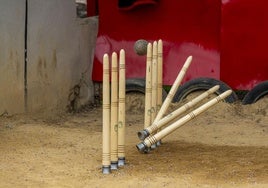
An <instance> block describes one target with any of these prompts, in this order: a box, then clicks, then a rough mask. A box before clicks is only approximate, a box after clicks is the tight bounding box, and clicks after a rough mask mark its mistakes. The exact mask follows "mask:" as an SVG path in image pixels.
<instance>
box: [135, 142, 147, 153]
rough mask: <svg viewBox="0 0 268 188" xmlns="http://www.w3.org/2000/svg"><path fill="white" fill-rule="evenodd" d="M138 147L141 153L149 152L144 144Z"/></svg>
mask: <svg viewBox="0 0 268 188" xmlns="http://www.w3.org/2000/svg"><path fill="white" fill-rule="evenodd" d="M136 147H137V149H138V150H139V151H140V152H141V153H144V152H146V150H147V146H146V145H145V144H144V143H143V142H141V143H139V144H137V145H136Z"/></svg>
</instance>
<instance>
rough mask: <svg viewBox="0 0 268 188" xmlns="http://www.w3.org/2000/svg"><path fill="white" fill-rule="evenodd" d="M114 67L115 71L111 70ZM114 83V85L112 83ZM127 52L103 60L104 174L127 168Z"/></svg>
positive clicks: (113, 54) (106, 55)
mask: <svg viewBox="0 0 268 188" xmlns="http://www.w3.org/2000/svg"><path fill="white" fill-rule="evenodd" d="M110 67H111V69H110ZM110 79H111V81H110ZM125 80H126V79H125V51H124V50H123V49H122V50H120V54H119V64H118V56H117V53H116V52H113V53H112V58H111V65H110V63H109V56H108V54H104V56H103V93H102V94H103V127H102V129H103V130H102V132H103V135H102V138H103V140H102V146H103V147H102V148H103V151H102V173H103V174H109V173H110V172H111V170H116V169H118V166H124V165H125V93H126V92H125Z"/></svg>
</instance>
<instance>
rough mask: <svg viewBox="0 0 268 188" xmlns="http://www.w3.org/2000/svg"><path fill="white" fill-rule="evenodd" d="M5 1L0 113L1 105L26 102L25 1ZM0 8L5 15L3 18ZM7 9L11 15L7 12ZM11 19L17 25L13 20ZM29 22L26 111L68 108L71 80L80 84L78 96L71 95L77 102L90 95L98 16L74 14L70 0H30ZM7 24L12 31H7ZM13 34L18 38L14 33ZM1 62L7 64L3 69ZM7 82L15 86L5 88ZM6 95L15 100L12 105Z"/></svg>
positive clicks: (1, 29)
mask: <svg viewBox="0 0 268 188" xmlns="http://www.w3.org/2000/svg"><path fill="white" fill-rule="evenodd" d="M3 2H4V1H1V2H0V15H1V18H0V20H1V22H2V21H3V22H5V24H4V25H7V26H9V28H8V27H7V26H5V27H4V26H2V24H0V32H1V33H5V35H4V38H5V39H4V40H5V42H6V43H7V44H8V48H7V49H6V50H5V52H3V51H2V49H3V48H4V47H3V44H0V49H1V52H0V53H1V55H0V56H2V54H4V55H3V57H0V67H1V71H2V72H4V74H5V76H3V74H1V75H0V83H1V85H2V83H5V85H6V86H5V90H7V91H8V92H9V93H8V94H6V95H3V94H0V100H1V101H2V100H4V101H5V108H2V107H0V114H1V111H3V110H7V111H8V112H9V113H20V112H22V111H23V107H24V102H23V101H24V100H23V99H24V98H23V96H24V92H23V91H24V78H23V73H24V66H23V65H24V59H23V58H24V56H23V52H24V50H23V47H24V46H23V45H24V22H25V21H24V15H25V13H24V9H25V1H22V0H11V1H6V2H9V3H4V5H3ZM10 2H16V3H13V4H12V3H10ZM6 4H11V5H8V6H6ZM12 6H13V9H14V7H20V9H22V10H20V12H21V13H20V15H19V16H18V15H13V14H18V13H17V11H15V12H16V13H14V12H13V11H11V8H12ZM3 7H5V8H3ZM2 9H3V10H4V11H5V12H7V13H6V14H7V16H8V18H6V19H4V20H2V18H3V13H2V12H3V11H1V10H2ZM9 14H10V15H11V16H13V17H9ZM5 17H6V16H5ZM18 18H19V19H18ZM13 22H14V25H15V26H13V25H12V24H11V23H13ZM10 25H11V26H10ZM10 27H15V28H10ZM27 28H28V32H27V46H28V50H27V55H28V58H27V77H26V79H27V101H26V107H27V111H28V112H46V111H50V112H51V111H54V110H56V111H61V110H63V111H64V110H66V107H67V105H69V104H70V102H71V100H74V98H75V96H74V95H73V90H72V88H74V86H75V85H79V86H80V93H79V96H76V98H77V99H76V100H75V101H76V105H83V104H85V103H87V102H89V101H93V84H92V81H91V70H92V61H93V54H94V47H95V40H96V35H97V20H96V19H95V18H83V19H81V18H77V16H76V6H75V1H74V0H47V1H43V0H28V25H27ZM10 30H12V32H14V33H13V34H12V33H10ZM1 35H2V34H1ZM12 36H13V37H12ZM14 36H16V37H17V38H18V39H14ZM2 40H3V39H2ZM9 43H10V44H9ZM12 58H13V59H12ZM11 59H12V60H11ZM2 67H3V68H5V69H6V70H5V71H4V69H2ZM5 79H8V80H9V84H6V83H7V80H6V81H5ZM10 80H11V81H10ZM10 82H11V83H14V84H13V85H14V86H15V87H13V89H8V88H9V87H8V86H9V85H10ZM1 87H2V86H1ZM14 90H16V91H14ZM10 96H12V98H15V99H16V100H17V101H19V102H18V103H16V104H17V105H16V106H17V107H16V108H14V109H13V110H11V105H10V103H12V99H11V98H10ZM9 101H10V102H9ZM18 106H19V107H18Z"/></svg>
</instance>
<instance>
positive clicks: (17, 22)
mask: <svg viewBox="0 0 268 188" xmlns="http://www.w3.org/2000/svg"><path fill="white" fill-rule="evenodd" d="M24 22H25V2H24V1H19V0H9V1H0V115H2V114H3V113H5V112H8V113H21V112H23V111H24Z"/></svg>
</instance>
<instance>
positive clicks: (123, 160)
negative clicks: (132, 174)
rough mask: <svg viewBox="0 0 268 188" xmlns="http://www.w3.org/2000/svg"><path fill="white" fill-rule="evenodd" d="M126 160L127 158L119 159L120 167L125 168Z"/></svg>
mask: <svg viewBox="0 0 268 188" xmlns="http://www.w3.org/2000/svg"><path fill="white" fill-rule="evenodd" d="M125 164H126V159H125V157H121V158H118V166H125Z"/></svg>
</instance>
